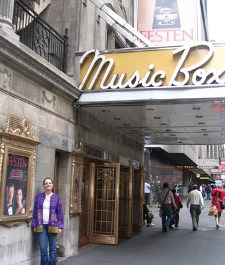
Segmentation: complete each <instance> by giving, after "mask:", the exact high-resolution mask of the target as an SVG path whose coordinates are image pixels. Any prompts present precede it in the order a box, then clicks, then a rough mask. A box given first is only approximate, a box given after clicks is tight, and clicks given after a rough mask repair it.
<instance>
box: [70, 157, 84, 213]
mask: <svg viewBox="0 0 225 265" xmlns="http://www.w3.org/2000/svg"><path fill="white" fill-rule="evenodd" d="M82 175H83V156H82V155H81V154H78V153H73V154H72V170H71V190H70V216H75V215H78V214H80V213H81V188H82Z"/></svg>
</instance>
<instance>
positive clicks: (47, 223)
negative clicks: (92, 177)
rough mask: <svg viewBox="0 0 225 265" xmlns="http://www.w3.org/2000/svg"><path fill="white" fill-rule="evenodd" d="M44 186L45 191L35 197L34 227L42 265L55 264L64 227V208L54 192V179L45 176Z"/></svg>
mask: <svg viewBox="0 0 225 265" xmlns="http://www.w3.org/2000/svg"><path fill="white" fill-rule="evenodd" d="M43 186H44V190H45V192H43V193H39V194H38V195H37V196H36V198H35V202H34V210H33V219H32V228H33V231H34V232H37V235H38V242H39V247H40V252H41V265H55V264H56V261H57V254H56V239H57V234H58V233H60V232H61V231H62V229H63V209H62V203H61V200H60V197H59V196H58V195H57V194H55V193H53V192H52V190H53V181H52V180H51V179H50V178H45V179H44V180H43Z"/></svg>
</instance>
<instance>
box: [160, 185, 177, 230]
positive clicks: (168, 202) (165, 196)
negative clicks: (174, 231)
mask: <svg viewBox="0 0 225 265" xmlns="http://www.w3.org/2000/svg"><path fill="white" fill-rule="evenodd" d="M158 202H159V204H160V206H161V210H162V231H163V232H167V230H168V227H169V225H170V221H171V219H172V218H173V212H172V206H173V207H174V208H175V209H176V204H175V200H174V196H173V193H172V192H171V190H170V189H169V184H168V183H167V182H166V183H164V184H163V189H162V191H161V192H160V194H159V198H158Z"/></svg>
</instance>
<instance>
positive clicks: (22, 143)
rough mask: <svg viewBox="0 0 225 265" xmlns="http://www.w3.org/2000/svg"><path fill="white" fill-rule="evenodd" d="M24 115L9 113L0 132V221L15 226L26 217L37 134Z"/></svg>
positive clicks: (28, 217) (28, 218)
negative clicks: (34, 133) (5, 124)
mask: <svg viewBox="0 0 225 265" xmlns="http://www.w3.org/2000/svg"><path fill="white" fill-rule="evenodd" d="M30 127H31V123H30V122H29V121H28V120H27V119H26V118H21V117H17V116H15V115H11V116H10V117H9V120H8V123H7V127H6V128H4V129H3V130H2V132H0V191H1V194H0V224H2V225H6V226H13V225H19V224H21V223H22V222H24V221H29V220H30V215H31V213H30V204H31V191H32V180H33V176H34V166H35V157H36V152H35V149H36V145H37V144H39V141H38V139H37V137H34V136H33V135H32V133H31V131H30Z"/></svg>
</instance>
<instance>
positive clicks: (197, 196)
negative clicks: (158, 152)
mask: <svg viewBox="0 0 225 265" xmlns="http://www.w3.org/2000/svg"><path fill="white" fill-rule="evenodd" d="M186 204H187V208H188V207H189V205H190V214H191V218H192V226H193V231H197V229H198V224H199V216H200V214H201V212H202V208H204V200H203V197H202V193H201V192H200V191H199V190H198V186H197V185H196V184H194V185H193V190H192V191H190V192H189V193H188V198H187V203H186Z"/></svg>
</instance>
